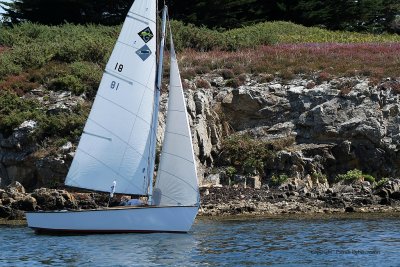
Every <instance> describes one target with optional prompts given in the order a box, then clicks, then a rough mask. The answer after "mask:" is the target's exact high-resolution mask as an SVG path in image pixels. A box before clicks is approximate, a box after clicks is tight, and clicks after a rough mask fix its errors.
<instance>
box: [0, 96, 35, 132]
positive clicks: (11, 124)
mask: <svg viewBox="0 0 400 267" xmlns="http://www.w3.org/2000/svg"><path fill="white" fill-rule="evenodd" d="M41 112H42V111H41V110H40V104H39V103H38V102H37V101H36V100H33V99H22V98H20V97H18V95H17V94H15V93H13V92H9V91H0V132H1V133H2V134H4V135H5V136H8V135H10V134H11V133H12V131H13V129H14V128H16V127H18V126H19V125H21V123H22V122H24V121H26V120H36V119H37V117H38V116H39V114H40V113H41Z"/></svg>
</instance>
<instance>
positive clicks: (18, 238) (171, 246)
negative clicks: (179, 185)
mask: <svg viewBox="0 0 400 267" xmlns="http://www.w3.org/2000/svg"><path fill="white" fill-rule="evenodd" d="M385 217H387V216H386V215H378V216H373V217H372V218H368V217H367V218H351V217H339V218H332V217H326V218H297V217H294V216H289V217H275V218H242V219H233V218H231V219H214V220H210V219H201V218H200V219H197V220H196V223H195V225H194V226H193V227H192V230H191V232H190V233H188V234H112V235H75V236H45V235H36V234H34V233H33V231H32V230H30V229H29V228H27V227H25V226H10V225H0V266H400V218H399V217H390V216H389V218H385Z"/></svg>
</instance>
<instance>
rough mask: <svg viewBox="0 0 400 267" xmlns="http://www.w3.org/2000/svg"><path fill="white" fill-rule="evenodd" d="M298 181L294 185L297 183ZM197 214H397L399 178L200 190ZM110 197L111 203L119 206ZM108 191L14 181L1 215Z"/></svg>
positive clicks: (56, 206) (93, 199)
mask: <svg viewBox="0 0 400 267" xmlns="http://www.w3.org/2000/svg"><path fill="white" fill-rule="evenodd" d="M296 183H297V184H296ZM200 193H201V207H200V210H199V216H202V217H209V218H211V217H214V216H269V215H285V214H298V215H304V216H308V215H309V216H313V215H315V214H340V213H383V212H384V213H399V214H400V179H396V180H392V181H388V182H387V183H386V184H385V185H383V186H381V187H379V188H374V187H373V186H371V185H370V184H369V182H356V183H352V184H342V183H337V184H333V185H332V186H327V185H326V184H319V185H314V186H313V187H310V186H308V185H304V184H298V181H296V180H292V181H290V182H288V183H286V184H283V185H281V186H279V187H274V188H268V187H264V188H262V189H254V188H244V187H233V186H231V187H227V186H225V187H209V188H205V187H203V188H201V191H200ZM119 201H120V200H119V199H113V200H112V201H111V205H118V203H119ZM107 203H108V195H107V194H100V193H77V192H68V191H66V190H64V189H48V188H39V189H36V190H34V191H33V192H31V193H27V192H25V189H24V187H23V186H22V185H21V184H20V183H18V182H16V183H13V184H12V185H10V186H8V187H6V188H5V189H0V219H2V220H3V221H5V220H7V221H13V220H24V219H25V211H35V210H63V209H72V210H74V209H76V210H77V209H96V208H102V207H105V206H106V205H107Z"/></svg>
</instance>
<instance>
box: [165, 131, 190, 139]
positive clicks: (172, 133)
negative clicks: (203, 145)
mask: <svg viewBox="0 0 400 267" xmlns="http://www.w3.org/2000/svg"><path fill="white" fill-rule="evenodd" d="M165 132H166V133H170V134H174V135H179V136H182V137H186V138H189V136H187V135H184V134H180V133H175V132H170V131H167V130H166V131H165Z"/></svg>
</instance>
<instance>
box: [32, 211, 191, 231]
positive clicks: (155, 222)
mask: <svg viewBox="0 0 400 267" xmlns="http://www.w3.org/2000/svg"><path fill="white" fill-rule="evenodd" d="M197 211H198V207H197V206H191V207H185V206H177V207H157V206H148V207H117V208H107V209H98V210H82V211H66V210H63V211H38V212H27V213H26V219H27V221H28V226H29V227H30V228H32V229H34V230H35V231H36V232H37V233H52V232H53V233H62V232H64V233H129V232H139V233H140V232H142V233H143V232H144V233H148V232H188V231H189V230H190V228H191V226H192V224H193V222H194V219H195V217H196V215H197Z"/></svg>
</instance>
